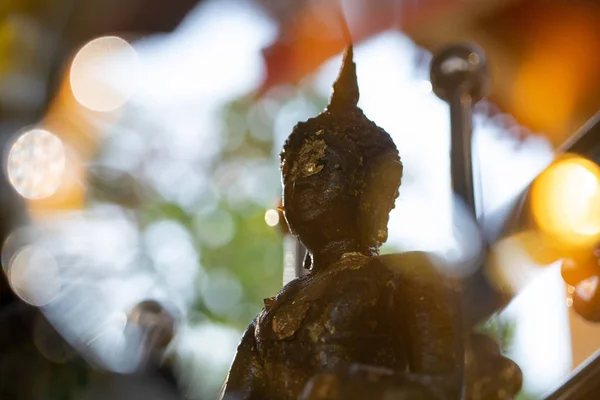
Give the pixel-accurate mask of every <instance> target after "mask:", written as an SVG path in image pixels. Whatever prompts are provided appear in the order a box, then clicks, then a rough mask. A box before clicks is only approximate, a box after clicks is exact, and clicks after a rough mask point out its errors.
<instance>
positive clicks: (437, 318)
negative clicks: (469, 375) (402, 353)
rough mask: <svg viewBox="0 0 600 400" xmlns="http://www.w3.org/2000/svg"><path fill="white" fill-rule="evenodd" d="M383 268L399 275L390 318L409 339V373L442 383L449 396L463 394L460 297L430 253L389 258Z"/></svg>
mask: <svg viewBox="0 0 600 400" xmlns="http://www.w3.org/2000/svg"><path fill="white" fill-rule="evenodd" d="M385 264H386V265H387V266H388V267H390V268H392V269H394V270H395V271H396V272H397V277H398V278H397V279H396V281H395V287H394V294H393V297H394V307H393V311H392V313H393V314H394V315H392V316H391V318H393V320H394V321H398V331H399V334H402V335H403V338H405V339H406V342H405V343H406V352H407V355H408V363H409V372H410V373H412V374H416V375H429V376H432V377H436V380H438V379H437V378H441V379H442V381H445V383H446V384H447V389H448V390H452V389H451V388H452V387H455V388H457V389H456V390H460V387H462V385H463V370H464V350H463V337H462V336H463V335H462V332H463V331H462V327H461V315H460V303H459V296H458V293H457V292H456V291H454V290H453V289H452V288H451V287H450V285H449V284H448V282H447V281H446V280H445V279H444V277H443V276H442V275H441V274H440V273H439V272H438V271H437V269H436V268H435V266H434V264H433V262H432V259H431V258H430V256H429V255H428V254H427V253H422V252H409V253H404V254H399V255H394V256H389V257H385ZM452 391H453V390H452ZM458 395H459V394H458Z"/></svg>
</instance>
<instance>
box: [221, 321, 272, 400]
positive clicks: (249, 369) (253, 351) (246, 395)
mask: <svg viewBox="0 0 600 400" xmlns="http://www.w3.org/2000/svg"><path fill="white" fill-rule="evenodd" d="M255 327H256V320H254V321H252V323H251V324H250V325H249V326H248V329H246V332H244V336H243V337H242V340H241V342H240V344H239V346H238V348H237V352H236V355H235V359H234V360H233V364H232V365H231V368H230V370H229V374H228V375H227V381H226V382H225V387H224V391H223V396H222V400H262V399H265V377H264V372H263V368H262V363H261V361H260V358H259V355H258V351H257V348H256V340H255V337H254V330H255Z"/></svg>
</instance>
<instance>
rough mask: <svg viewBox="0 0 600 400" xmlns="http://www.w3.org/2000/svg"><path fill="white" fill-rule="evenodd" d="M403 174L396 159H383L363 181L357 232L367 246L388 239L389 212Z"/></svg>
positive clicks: (379, 243) (378, 243) (400, 165)
mask: <svg viewBox="0 0 600 400" xmlns="http://www.w3.org/2000/svg"><path fill="white" fill-rule="evenodd" d="M402 171H403V168H402V163H401V162H400V161H399V160H398V159H397V158H392V157H390V158H384V159H383V160H382V161H381V162H380V163H377V164H375V165H374V166H373V168H371V171H370V173H369V175H368V176H367V177H366V178H365V179H366V182H365V187H364V189H363V192H362V194H361V197H360V217H359V218H360V220H359V229H360V230H361V235H362V237H363V239H364V240H365V241H366V242H367V243H369V242H371V241H373V240H374V239H375V241H376V245H381V244H382V243H384V242H385V241H386V240H387V223H388V220H389V213H390V211H391V209H392V208H394V202H395V200H396V197H397V196H398V187H399V186H400V181H401V179H402Z"/></svg>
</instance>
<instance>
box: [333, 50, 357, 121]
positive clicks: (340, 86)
mask: <svg viewBox="0 0 600 400" xmlns="http://www.w3.org/2000/svg"><path fill="white" fill-rule="evenodd" d="M358 97H359V92H358V81H357V78H356V64H355V63H354V51H353V48H352V45H350V46H349V47H348V48H347V49H346V53H345V54H344V61H343V63H342V69H341V71H340V75H339V76H338V78H337V80H336V81H335V83H334V84H333V94H332V95H331V100H330V101H329V107H328V109H329V110H330V111H336V110H348V108H349V107H355V106H356V105H357V104H358Z"/></svg>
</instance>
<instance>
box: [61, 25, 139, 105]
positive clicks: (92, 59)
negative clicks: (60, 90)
mask: <svg viewBox="0 0 600 400" xmlns="http://www.w3.org/2000/svg"><path fill="white" fill-rule="evenodd" d="M116 57H118V58H119V65H128V64H132V63H135V62H136V61H137V53H136V51H135V50H134V48H133V47H132V46H131V45H130V44H129V43H127V42H126V41H125V40H123V39H121V38H119V37H116V36H105V37H100V38H97V39H94V40H92V41H91V42H89V43H87V44H86V45H85V46H83V47H82V48H81V49H80V50H79V52H78V53H77V55H76V56H75V58H74V59H73V63H72V64H71V71H70V82H71V90H72V92H73V96H74V97H75V99H76V100H77V102H78V103H79V104H81V105H82V106H84V107H86V108H88V109H90V110H92V111H100V112H109V111H114V110H116V109H118V108H119V107H121V106H122V105H123V104H125V102H126V101H127V100H128V99H129V97H130V96H131V92H132V87H131V86H130V85H129V84H130V83H131V82H130V81H127V82H125V83H126V84H127V85H126V84H123V85H121V84H119V87H115V85H114V82H111V79H114V76H112V75H111V73H113V74H114V72H117V71H111V69H110V68H109V67H111V64H110V61H113V60H112V59H113V58H116ZM121 63H123V64H121Z"/></svg>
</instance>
